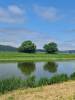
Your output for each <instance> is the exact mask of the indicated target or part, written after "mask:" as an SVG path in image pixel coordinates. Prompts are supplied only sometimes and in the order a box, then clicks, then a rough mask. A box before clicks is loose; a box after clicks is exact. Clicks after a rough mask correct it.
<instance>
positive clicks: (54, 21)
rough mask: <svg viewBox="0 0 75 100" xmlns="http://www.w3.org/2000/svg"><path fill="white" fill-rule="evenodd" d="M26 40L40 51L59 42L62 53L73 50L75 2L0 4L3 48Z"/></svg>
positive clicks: (8, 0)
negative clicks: (52, 43)
mask: <svg viewBox="0 0 75 100" xmlns="http://www.w3.org/2000/svg"><path fill="white" fill-rule="evenodd" d="M26 40H31V41H32V42H34V43H35V44H36V45H37V48H38V49H42V48H43V45H44V44H46V43H49V42H56V43H57V44H58V48H59V50H72V49H73V50H74V49H75V0H0V44H3V45H11V46H14V47H18V46H20V45H21V43H22V42H23V41H26Z"/></svg>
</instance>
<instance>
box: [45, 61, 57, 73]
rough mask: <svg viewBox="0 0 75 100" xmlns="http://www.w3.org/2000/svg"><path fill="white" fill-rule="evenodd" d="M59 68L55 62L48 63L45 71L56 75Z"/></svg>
mask: <svg viewBox="0 0 75 100" xmlns="http://www.w3.org/2000/svg"><path fill="white" fill-rule="evenodd" d="M57 67H58V64H57V63H55V62H47V63H46V64H45V65H44V70H46V71H48V72H51V73H55V72H57Z"/></svg>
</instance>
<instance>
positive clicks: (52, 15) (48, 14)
mask: <svg viewBox="0 0 75 100" xmlns="http://www.w3.org/2000/svg"><path fill="white" fill-rule="evenodd" d="M33 9H34V11H35V12H36V14H37V15H39V16H41V17H42V18H44V19H46V20H49V21H55V20H58V19H60V18H62V17H63V16H62V15H60V14H59V10H58V9H57V8H55V7H42V6H37V5H34V6H33Z"/></svg>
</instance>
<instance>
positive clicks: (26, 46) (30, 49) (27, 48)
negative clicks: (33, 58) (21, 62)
mask: <svg viewBox="0 0 75 100" xmlns="http://www.w3.org/2000/svg"><path fill="white" fill-rule="evenodd" d="M18 50H19V51H20V52H25V53H34V52H35V51H36V45H35V44H34V43H32V41H24V42H23V43H22V44H21V46H20V47H19V49H18Z"/></svg>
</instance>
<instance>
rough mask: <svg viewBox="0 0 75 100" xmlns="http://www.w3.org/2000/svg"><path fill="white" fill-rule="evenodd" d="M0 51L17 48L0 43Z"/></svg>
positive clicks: (15, 49)
mask: <svg viewBox="0 0 75 100" xmlns="http://www.w3.org/2000/svg"><path fill="white" fill-rule="evenodd" d="M0 51H17V48H16V47H12V46H8V45H0Z"/></svg>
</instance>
